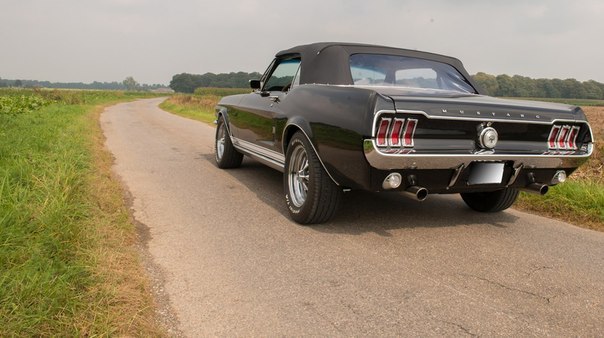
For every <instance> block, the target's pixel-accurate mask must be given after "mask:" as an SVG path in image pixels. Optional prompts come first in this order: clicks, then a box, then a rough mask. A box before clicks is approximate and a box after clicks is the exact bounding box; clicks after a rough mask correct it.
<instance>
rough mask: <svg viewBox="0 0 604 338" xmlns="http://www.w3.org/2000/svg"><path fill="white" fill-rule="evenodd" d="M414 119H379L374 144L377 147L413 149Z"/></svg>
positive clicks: (415, 122)
mask: <svg viewBox="0 0 604 338" xmlns="http://www.w3.org/2000/svg"><path fill="white" fill-rule="evenodd" d="M416 127H417V120H416V119H401V118H390V117H382V118H380V119H379V122H378V127H377V133H376V136H375V142H376V144H377V146H379V147H388V146H390V147H401V146H402V147H413V136H414V134H415V128H416Z"/></svg>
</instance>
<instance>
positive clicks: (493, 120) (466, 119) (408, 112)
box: [372, 109, 593, 137]
mask: <svg viewBox="0 0 604 338" xmlns="http://www.w3.org/2000/svg"><path fill="white" fill-rule="evenodd" d="M384 113H389V114H395V113H406V114H420V115H424V116H425V117H427V118H428V119H434V120H457V121H478V122H503V123H530V124H544V125H553V124H554V123H558V122H563V123H564V122H565V123H585V124H586V125H587V126H588V127H589V132H590V134H591V135H593V133H592V130H591V126H590V125H589V123H588V122H587V121H585V120H567V119H555V120H552V121H551V122H547V121H531V120H503V119H493V118H489V117H486V116H485V117H484V118H476V117H459V116H438V115H429V114H428V113H426V112H425V111H423V110H406V109H397V110H390V109H383V110H379V111H377V112H376V113H375V117H377V116H378V115H380V114H384ZM375 117H374V121H373V125H374V126H375ZM372 136H373V137H375V135H372ZM592 137H593V136H592Z"/></svg>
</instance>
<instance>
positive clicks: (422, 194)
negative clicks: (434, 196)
mask: <svg viewBox="0 0 604 338" xmlns="http://www.w3.org/2000/svg"><path fill="white" fill-rule="evenodd" d="M401 183H403V177H402V176H401V174H399V173H390V174H389V175H388V176H386V178H385V179H384V182H383V183H382V188H384V189H386V190H390V189H396V188H398V187H400V186H401ZM405 192H406V193H408V194H410V195H411V196H414V197H415V199H417V200H418V201H423V200H425V199H426V198H428V189H426V188H424V187H419V186H416V185H412V186H410V187H409V188H407V189H405Z"/></svg>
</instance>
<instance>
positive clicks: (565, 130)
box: [547, 124, 581, 150]
mask: <svg viewBox="0 0 604 338" xmlns="http://www.w3.org/2000/svg"><path fill="white" fill-rule="evenodd" d="M580 130H581V127H579V126H573V125H569V124H562V125H560V124H554V125H553V126H552V129H551V130H550V132H549V136H548V138H547V147H548V148H549V149H550V150H577V149H578V146H577V138H578V137H579V131H580Z"/></svg>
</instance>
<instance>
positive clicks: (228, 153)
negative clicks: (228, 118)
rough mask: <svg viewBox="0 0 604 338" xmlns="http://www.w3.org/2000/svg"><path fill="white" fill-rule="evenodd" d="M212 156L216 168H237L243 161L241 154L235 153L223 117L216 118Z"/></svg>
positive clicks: (235, 150)
mask: <svg viewBox="0 0 604 338" xmlns="http://www.w3.org/2000/svg"><path fill="white" fill-rule="evenodd" d="M214 154H215V156H214V157H215V159H216V164H217V165H218V168H221V169H229V168H237V167H239V166H240V165H241V161H243V154H241V153H240V152H238V151H237V149H235V147H234V146H233V143H232V142H231V137H230V136H229V132H228V130H227V127H226V124H225V122H224V117H222V116H220V117H219V118H218V123H217V125H216V140H215V142H214Z"/></svg>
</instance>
